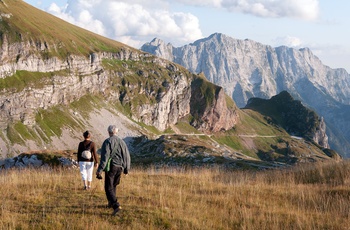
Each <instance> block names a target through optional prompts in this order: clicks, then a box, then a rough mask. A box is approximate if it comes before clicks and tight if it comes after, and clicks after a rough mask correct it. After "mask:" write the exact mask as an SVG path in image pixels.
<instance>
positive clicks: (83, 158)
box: [77, 131, 98, 190]
mask: <svg viewBox="0 0 350 230" xmlns="http://www.w3.org/2000/svg"><path fill="white" fill-rule="evenodd" d="M83 137H84V141H82V142H80V143H79V146H78V154H77V155H78V162H79V168H80V174H81V177H82V179H83V183H84V190H89V189H91V182H92V174H93V170H94V166H95V167H97V165H98V159H97V154H96V145H95V143H94V142H93V141H91V140H90V139H91V133H90V132H89V131H85V132H84V133H83Z"/></svg>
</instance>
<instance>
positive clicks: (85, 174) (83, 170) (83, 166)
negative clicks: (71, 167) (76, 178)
mask: <svg viewBox="0 0 350 230" xmlns="http://www.w3.org/2000/svg"><path fill="white" fill-rule="evenodd" d="M79 168H80V174H81V178H82V179H83V181H90V182H91V181H92V173H93V171H94V162H88V161H79Z"/></svg>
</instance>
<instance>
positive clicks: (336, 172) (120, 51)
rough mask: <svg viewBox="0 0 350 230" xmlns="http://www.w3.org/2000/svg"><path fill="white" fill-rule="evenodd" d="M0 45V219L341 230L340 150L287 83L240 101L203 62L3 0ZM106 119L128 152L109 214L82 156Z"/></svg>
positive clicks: (344, 200)
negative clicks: (191, 65)
mask: <svg viewBox="0 0 350 230" xmlns="http://www.w3.org/2000/svg"><path fill="white" fill-rule="evenodd" d="M0 46H1V48H0V108H1V110H0V117H1V119H0V153H1V155H0V183H1V186H0V191H1V194H2V196H1V198H0V199H1V209H0V216H1V218H0V229H276V230H277V229H293V230H294V229H303V230H305V229H306V230H307V229H310V230H311V229H350V218H349V211H350V210H349V207H350V206H349V201H350V176H349V175H350V174H349V171H350V164H349V162H348V160H347V159H346V158H345V157H346V154H343V153H339V152H337V151H336V150H335V149H332V147H331V145H330V144H329V137H328V135H327V132H326V131H327V128H328V127H327V122H325V119H324V117H323V116H320V115H319V114H318V113H317V112H315V111H314V110H313V109H312V108H310V107H308V106H307V104H305V103H303V102H301V101H300V100H298V99H299V98H295V97H293V94H291V93H290V92H288V90H281V91H280V92H277V93H276V95H271V97H269V98H257V97H251V98H249V100H248V101H247V104H246V105H245V106H244V107H242V108H240V107H239V106H237V104H236V102H235V101H234V100H233V99H232V98H231V96H229V95H227V90H226V89H225V87H222V86H219V85H216V83H213V82H210V81H209V80H208V79H209V78H208V76H206V74H205V73H203V72H200V73H194V72H192V71H191V70H188V69H186V68H185V67H184V66H182V65H180V64H178V63H175V62H172V60H166V59H163V58H161V57H157V56H156V55H153V54H151V53H148V52H145V51H142V50H138V49H135V48H132V47H129V46H127V45H125V44H123V43H120V42H118V41H114V40H111V39H108V38H105V37H102V36H100V35H97V34H95V33H93V32H91V31H87V30H84V29H82V28H79V27H77V26H74V25H72V24H69V23H68V22H65V21H63V20H61V19H59V18H56V17H54V16H53V15H50V14H48V13H46V12H43V11H41V10H39V9H37V8H34V7H32V6H31V5H29V4H27V3H25V2H23V1H22V0H0ZM211 77H213V76H211ZM243 94H244V95H249V92H244V93H243ZM109 125H116V126H117V127H118V129H119V132H118V136H119V137H120V138H122V139H123V140H124V141H125V142H126V144H127V146H128V148H129V149H130V154H131V170H130V171H129V174H128V175H127V176H125V175H122V179H121V184H120V185H119V186H118V189H117V196H118V200H119V201H120V203H121V207H122V208H121V210H120V212H118V213H117V215H116V216H111V212H110V211H111V210H110V209H108V208H107V205H108V203H107V200H106V195H105V192H104V184H103V180H98V179H96V178H95V177H94V178H93V181H92V187H91V189H90V190H83V189H82V181H81V180H82V179H81V176H80V174H79V165H78V162H77V148H78V144H79V142H80V141H82V140H83V136H82V134H83V132H85V131H86V130H89V133H90V132H91V133H92V140H93V141H94V142H95V143H96V145H97V148H98V153H100V152H101V149H100V148H101V145H102V143H103V140H105V139H106V138H107V136H108V133H107V127H108V126H109ZM331 128H332V130H333V131H334V129H333V128H334V127H331ZM333 131H332V132H333ZM333 134H334V133H333ZM333 134H332V138H334V135H333ZM332 143H334V140H333V139H332ZM339 143H341V141H340V142H339ZM344 147H345V146H344ZM95 170H96V169H95ZM94 173H95V171H94ZM93 175H95V174H93Z"/></svg>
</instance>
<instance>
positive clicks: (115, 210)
mask: <svg viewBox="0 0 350 230" xmlns="http://www.w3.org/2000/svg"><path fill="white" fill-rule="evenodd" d="M119 210H120V207H119V206H118V207H116V208H115V209H113V212H112V216H115V215H117V213H118V212H119Z"/></svg>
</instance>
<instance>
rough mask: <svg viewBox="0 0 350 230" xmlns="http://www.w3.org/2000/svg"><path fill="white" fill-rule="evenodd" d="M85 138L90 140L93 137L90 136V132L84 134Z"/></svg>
mask: <svg viewBox="0 0 350 230" xmlns="http://www.w3.org/2000/svg"><path fill="white" fill-rule="evenodd" d="M83 136H84V137H85V138H88V137H90V136H91V134H90V132H89V131H85V132H84V133H83Z"/></svg>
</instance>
